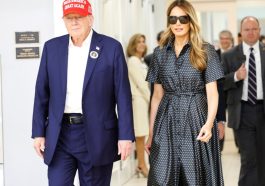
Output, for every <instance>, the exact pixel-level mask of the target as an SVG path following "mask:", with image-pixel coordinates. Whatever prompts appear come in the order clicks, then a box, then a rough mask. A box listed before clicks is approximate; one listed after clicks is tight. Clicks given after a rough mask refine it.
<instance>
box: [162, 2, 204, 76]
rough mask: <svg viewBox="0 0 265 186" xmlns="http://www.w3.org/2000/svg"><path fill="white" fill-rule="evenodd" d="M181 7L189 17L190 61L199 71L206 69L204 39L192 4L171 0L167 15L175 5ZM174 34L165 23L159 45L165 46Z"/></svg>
mask: <svg viewBox="0 0 265 186" xmlns="http://www.w3.org/2000/svg"><path fill="white" fill-rule="evenodd" d="M176 6H177V7H179V8H181V9H182V10H183V11H184V12H186V14H187V15H188V16H189V18H190V23H189V24H190V31H189V41H190V43H191V51H190V62H191V64H192V66H193V67H194V68H196V69H198V70H200V71H203V70H205V69H206V65H207V64H206V63H207V54H206V52H205V50H204V49H203V44H204V41H203V39H202V37H201V35H200V27H199V24H198V18H197V15H196V12H195V10H194V8H193V6H192V5H191V4H190V3H189V2H187V1H186V0H178V1H174V2H172V3H171V4H170V5H169V7H168V9H167V17H168V16H170V13H171V11H172V9H173V8H175V7H176ZM172 36H174V34H173V32H172V31H171V29H170V26H169V23H168V24H167V29H166V30H165V32H164V33H163V35H162V38H161V41H160V46H161V47H163V46H165V45H166V44H167V43H168V41H169V38H170V37H172Z"/></svg>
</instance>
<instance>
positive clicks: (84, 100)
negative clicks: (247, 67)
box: [32, 0, 134, 186]
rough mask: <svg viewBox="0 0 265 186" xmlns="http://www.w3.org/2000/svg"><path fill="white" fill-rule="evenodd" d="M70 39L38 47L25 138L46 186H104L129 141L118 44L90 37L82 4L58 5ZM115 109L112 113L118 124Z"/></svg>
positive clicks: (128, 98)
mask: <svg viewBox="0 0 265 186" xmlns="http://www.w3.org/2000/svg"><path fill="white" fill-rule="evenodd" d="M63 13H64V15H63V20H64V23H65V26H66V28H67V31H68V33H69V35H64V36H61V37H57V38H54V39H51V40H49V41H47V42H46V43H45V45H44V49H43V53H42V58H41V63H40V67H39V73H38V77H37V82H36V90H35V101H34V111H33V125H32V138H34V148H35V150H36V152H37V153H38V155H39V156H41V157H43V158H44V162H45V163H46V164H47V165H48V179H49V185H50V186H70V185H71V186H72V185H73V182H74V177H75V174H76V171H77V170H78V173H79V180H80V185H84V186H85V185H93V186H108V185H110V179H111V173H112V166H113V162H114V161H117V160H119V159H120V158H121V159H122V160H125V159H126V158H127V157H128V156H129V154H130V151H131V148H132V141H134V130H133V119H132V104H131V92H130V85H129V80H128V72H127V65H126V62H125V58H124V54H123V49H122V46H121V44H120V43H119V42H118V41H116V40H114V39H112V38H110V37H107V36H104V35H101V34H98V33H96V32H95V31H93V30H92V24H93V16H92V9H91V5H90V4H89V2H88V1H87V0H83V1H72V0H65V1H64V2H63ZM115 108H117V111H118V118H117V115H116V111H115Z"/></svg>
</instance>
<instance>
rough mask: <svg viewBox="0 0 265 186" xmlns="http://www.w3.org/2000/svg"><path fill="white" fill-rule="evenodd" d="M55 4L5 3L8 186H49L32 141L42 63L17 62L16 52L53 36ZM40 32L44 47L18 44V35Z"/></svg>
mask: <svg viewBox="0 0 265 186" xmlns="http://www.w3.org/2000/svg"><path fill="white" fill-rule="evenodd" d="M52 7H53V0H23V1H21V0H12V1H1V6H0V17H1V18H2V22H1V29H0V41H1V42H0V55H1V61H2V98H3V100H2V101H3V137H4V181H5V186H47V176H46V166H45V165H44V164H43V163H42V160H41V159H40V158H39V157H37V155H36V153H35V151H34V149H33V143H32V142H33V140H32V139H31V123H32V122H31V120H32V108H33V99H34V86H35V80H36V75H37V71H38V66H39V61H40V60H39V59H23V60H16V57H15V48H16V47H19V46H21V47H23V46H37V47H40V51H42V46H43V43H44V41H46V40H47V39H49V38H51V37H52V35H53V30H54V26H53V11H52ZM23 31H39V35H40V43H37V44H31V45H26V44H16V43H15V32H23Z"/></svg>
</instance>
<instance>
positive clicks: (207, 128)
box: [197, 124, 212, 143]
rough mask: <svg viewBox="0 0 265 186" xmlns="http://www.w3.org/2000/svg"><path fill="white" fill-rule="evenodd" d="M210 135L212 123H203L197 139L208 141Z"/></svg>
mask: <svg viewBox="0 0 265 186" xmlns="http://www.w3.org/2000/svg"><path fill="white" fill-rule="evenodd" d="M211 137H212V125H209V124H204V125H203V126H202V128H201V130H200V133H199V135H198V137H197V140H200V141H202V142H205V143H208V142H209V140H210V139H211Z"/></svg>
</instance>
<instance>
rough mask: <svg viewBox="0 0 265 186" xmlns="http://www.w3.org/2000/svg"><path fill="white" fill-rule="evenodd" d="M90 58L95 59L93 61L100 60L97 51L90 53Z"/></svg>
mask: <svg viewBox="0 0 265 186" xmlns="http://www.w3.org/2000/svg"><path fill="white" fill-rule="evenodd" d="M90 57H91V58H93V59H96V58H98V53H97V52H96V51H91V52H90Z"/></svg>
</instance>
